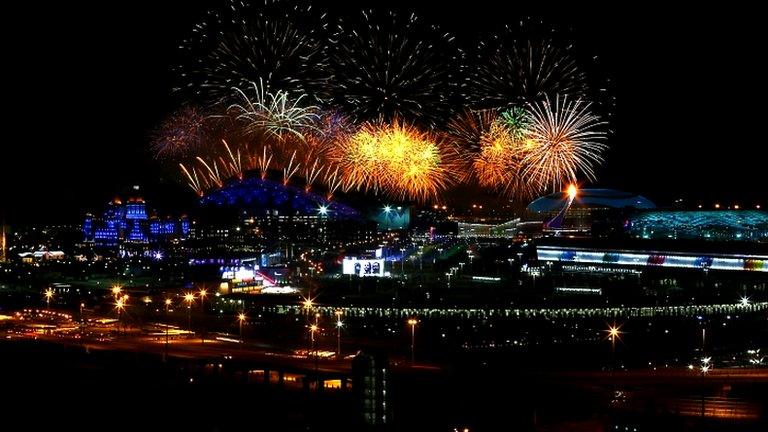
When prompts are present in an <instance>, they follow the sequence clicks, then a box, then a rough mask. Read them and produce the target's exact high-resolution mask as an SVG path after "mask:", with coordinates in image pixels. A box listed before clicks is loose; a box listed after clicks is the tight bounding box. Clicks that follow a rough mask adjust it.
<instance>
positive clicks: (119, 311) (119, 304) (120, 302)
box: [115, 296, 128, 333]
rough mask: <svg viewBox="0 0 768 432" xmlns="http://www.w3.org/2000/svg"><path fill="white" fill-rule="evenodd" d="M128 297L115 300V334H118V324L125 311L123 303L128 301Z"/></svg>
mask: <svg viewBox="0 0 768 432" xmlns="http://www.w3.org/2000/svg"><path fill="white" fill-rule="evenodd" d="M127 297H128V296H125V297H121V298H119V299H117V302H116V303H115V309H117V332H118V333H120V323H121V322H122V318H123V309H125V303H126V301H127V300H128V298H127Z"/></svg>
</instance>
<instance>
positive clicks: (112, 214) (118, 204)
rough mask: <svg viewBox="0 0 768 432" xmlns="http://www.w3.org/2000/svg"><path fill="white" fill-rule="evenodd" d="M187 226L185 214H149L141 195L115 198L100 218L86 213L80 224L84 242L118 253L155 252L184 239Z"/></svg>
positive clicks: (187, 232) (121, 254)
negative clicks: (164, 216) (176, 216)
mask: <svg viewBox="0 0 768 432" xmlns="http://www.w3.org/2000/svg"><path fill="white" fill-rule="evenodd" d="M189 228H190V227H189V221H188V220H187V218H186V217H182V218H179V219H166V220H161V219H158V218H157V217H150V216H149V215H148V213H147V207H146V203H145V202H144V200H143V199H142V198H130V199H129V200H127V201H126V202H125V203H124V202H123V201H121V200H119V199H115V200H113V201H111V202H110V203H109V204H108V205H107V208H106V209H105V210H104V212H103V214H102V216H101V217H94V216H93V215H91V214H87V215H86V216H85V219H84V220H83V226H82V230H83V238H84V240H85V242H86V243H90V244H92V245H93V246H94V247H95V248H97V249H101V250H114V251H115V252H117V254H118V255H120V256H132V255H137V254H148V253H150V252H151V251H152V250H154V252H157V251H158V250H160V249H162V248H164V247H165V246H167V244H169V243H172V242H176V241H179V240H184V239H186V237H187V235H188V234H189Z"/></svg>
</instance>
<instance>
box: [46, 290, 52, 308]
mask: <svg viewBox="0 0 768 432" xmlns="http://www.w3.org/2000/svg"><path fill="white" fill-rule="evenodd" d="M52 298H53V289H51V288H50V287H49V288H48V289H47V290H45V308H46V309H50V308H51V299H52Z"/></svg>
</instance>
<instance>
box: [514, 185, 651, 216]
mask: <svg viewBox="0 0 768 432" xmlns="http://www.w3.org/2000/svg"><path fill="white" fill-rule="evenodd" d="M568 197H569V194H568V192H555V193H553V194H549V195H545V196H543V197H540V198H537V199H536V200H534V201H533V202H532V203H530V204H528V207H527V209H528V211H532V212H536V213H546V212H551V211H557V210H560V209H562V208H563V206H565V205H566V203H567V201H568ZM571 206H572V207H597V208H616V209H620V208H635V209H653V208H656V204H654V203H653V202H652V201H651V200H649V199H648V198H646V197H644V196H642V195H636V194H631V193H629V192H622V191H617V190H613V189H579V190H578V194H576V198H575V199H574V200H573V204H571Z"/></svg>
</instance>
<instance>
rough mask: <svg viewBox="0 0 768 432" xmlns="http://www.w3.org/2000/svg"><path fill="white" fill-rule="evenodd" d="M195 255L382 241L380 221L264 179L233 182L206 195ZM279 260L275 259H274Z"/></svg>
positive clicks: (285, 254)
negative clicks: (378, 227)
mask: <svg viewBox="0 0 768 432" xmlns="http://www.w3.org/2000/svg"><path fill="white" fill-rule="evenodd" d="M195 219H196V224H194V225H193V226H192V229H191V235H190V239H191V244H190V246H191V248H192V250H193V253H195V254H198V255H202V254H203V253H205V254H206V255H211V254H216V253H218V254H221V255H230V254H238V253H241V254H254V253H259V254H261V253H265V254H268V255H269V254H279V255H280V256H281V258H282V259H283V260H294V259H296V258H297V257H299V256H300V255H301V253H302V252H303V251H306V250H313V249H314V250H316V251H323V250H332V249H337V248H340V247H344V246H346V245H350V244H359V243H363V242H370V241H374V240H376V239H377V238H378V237H377V231H376V223H375V222H374V221H371V220H368V219H366V218H365V217H363V216H361V214H360V212H359V211H358V210H356V209H354V208H352V207H350V206H348V205H346V204H344V203H342V202H340V201H338V200H333V201H329V200H327V199H326V198H325V197H324V196H321V195H318V194H315V193H312V192H307V191H306V190H304V189H303V188H297V187H294V186H291V185H284V184H283V183H281V182H277V181H272V180H269V179H261V178H250V177H249V178H246V179H244V180H238V181H233V182H232V183H229V184H227V185H225V186H223V187H221V188H219V189H216V190H213V191H210V192H209V193H207V194H206V195H205V196H204V197H203V198H201V199H200V209H199V213H198V215H197V216H196V218H195ZM273 261H274V259H273Z"/></svg>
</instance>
